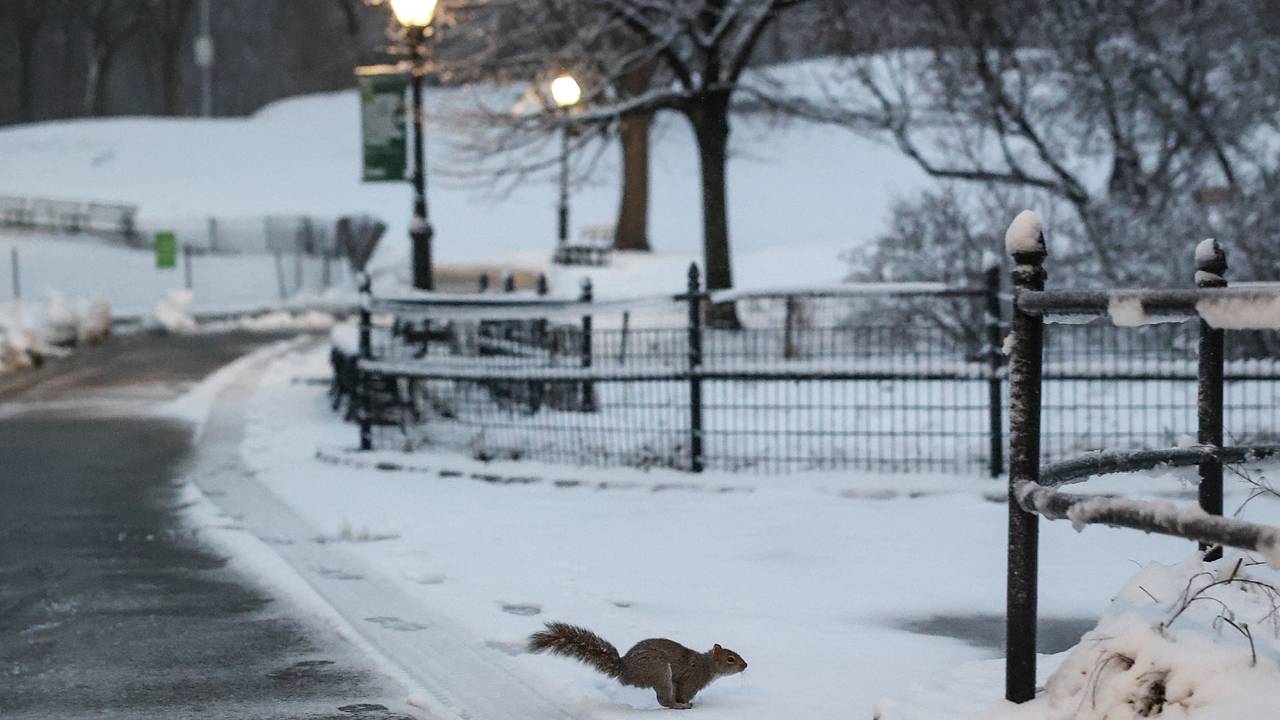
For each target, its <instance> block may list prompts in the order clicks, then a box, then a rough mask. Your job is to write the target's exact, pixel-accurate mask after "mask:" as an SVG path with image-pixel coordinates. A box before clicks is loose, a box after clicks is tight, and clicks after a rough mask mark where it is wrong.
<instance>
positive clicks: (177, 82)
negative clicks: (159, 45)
mask: <svg viewBox="0 0 1280 720" xmlns="http://www.w3.org/2000/svg"><path fill="white" fill-rule="evenodd" d="M163 52H164V58H163V59H162V60H161V61H160V83H161V86H162V87H161V92H162V93H163V95H164V114H165V115H170V116H172V115H180V114H182V113H181V110H182V105H181V102H182V72H181V69H180V68H181V67H182V64H181V63H182V59H181V57H180V54H181V52H182V48H181V47H180V46H175V47H172V48H169V47H166V48H165V49H164V51H163Z"/></svg>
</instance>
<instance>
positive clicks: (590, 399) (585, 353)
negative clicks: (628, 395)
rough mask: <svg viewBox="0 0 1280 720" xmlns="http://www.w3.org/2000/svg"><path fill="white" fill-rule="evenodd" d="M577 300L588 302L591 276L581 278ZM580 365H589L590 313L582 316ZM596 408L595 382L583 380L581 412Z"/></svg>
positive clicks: (590, 290)
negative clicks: (580, 288) (580, 289)
mask: <svg viewBox="0 0 1280 720" xmlns="http://www.w3.org/2000/svg"><path fill="white" fill-rule="evenodd" d="M578 300H579V301H581V302H584V303H589V302H591V300H592V288H591V278H583V279H582V295H581V296H580V297H579V298H578ZM582 367H584V368H589V367H591V315H590V314H587V315H583V316H582ZM595 409H596V388H595V383H593V382H591V381H590V380H584V381H583V383H582V410H583V412H595Z"/></svg>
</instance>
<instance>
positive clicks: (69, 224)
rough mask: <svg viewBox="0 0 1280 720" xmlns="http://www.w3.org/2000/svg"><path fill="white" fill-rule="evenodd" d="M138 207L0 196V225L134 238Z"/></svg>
mask: <svg viewBox="0 0 1280 720" xmlns="http://www.w3.org/2000/svg"><path fill="white" fill-rule="evenodd" d="M137 219H138V206H137V205H131V204H126V203H110V202H96V201H90V200H68V199H58V198H47V197H26V196H15V195H0V226H7V227H16V228H24V229H44V230H55V231H59V232H67V233H103V234H108V235H117V236H119V237H121V238H123V239H124V240H125V241H127V242H134V241H135V240H136V239H137Z"/></svg>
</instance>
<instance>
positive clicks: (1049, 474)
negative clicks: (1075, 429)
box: [1005, 218, 1280, 703]
mask: <svg viewBox="0 0 1280 720" xmlns="http://www.w3.org/2000/svg"><path fill="white" fill-rule="evenodd" d="M1020 220H1022V218H1019V220H1015V223H1019V221H1020ZM1034 224H1035V225H1038V222H1037V223H1034ZM1024 227H1025V224H1024ZM1010 232H1011V233H1013V232H1014V229H1013V228H1011V230H1010ZM1036 235H1037V236H1036V237H1034V238H1023V242H1017V241H1015V242H1013V243H1011V247H1010V254H1011V255H1012V257H1013V259H1014V262H1015V267H1014V270H1013V280H1014V286H1015V290H1016V294H1015V297H1014V301H1013V318H1012V329H1011V333H1010V339H1009V343H1008V349H1009V368H1010V386H1011V393H1010V395H1011V396H1010V403H1009V407H1010V410H1009V416H1010V434H1009V456H1010V461H1009V542H1008V575H1007V581H1008V588H1007V592H1008V596H1007V597H1008V609H1007V614H1006V643H1007V644H1006V661H1005V696H1006V698H1007V699H1008V700H1010V701H1011V702H1018V703H1021V702H1026V701H1028V700H1031V699H1032V698H1034V697H1035V677H1036V650H1035V646H1036V613H1037V589H1038V574H1039V573H1038V565H1037V557H1038V554H1039V518H1040V517H1041V516H1043V517H1045V518H1048V519H1050V520H1062V519H1070V520H1071V522H1073V523H1075V524H1077V525H1089V524H1104V525H1111V526H1114V527H1124V528H1132V529H1135V530H1141V531H1143V532H1147V533H1161V534H1165V535H1173V536H1176V537H1182V538H1186V539H1188V540H1193V541H1198V542H1199V543H1200V548H1201V550H1203V551H1204V553H1205V558H1206V559H1208V560H1213V559H1218V558H1220V557H1221V548H1222V546H1224V545H1225V546H1233V547H1238V548H1243V549H1246V550H1253V551H1257V552H1260V553H1262V554H1263V555H1264V556H1265V557H1266V558H1267V560H1268V561H1269V562H1270V563H1271V564H1273V565H1275V564H1278V563H1280V559H1278V558H1280V528H1276V527H1271V526H1266V525H1258V524H1255V523H1248V522H1244V521H1241V520H1236V519H1233V518H1224V517H1222V515H1223V487H1222V476H1223V464H1224V463H1240V462H1244V461H1246V460H1252V459H1256V458H1260V457H1265V456H1269V455H1274V454H1276V453H1277V452H1280V446H1277V445H1274V444H1261V442H1260V441H1265V440H1272V439H1273V438H1274V435H1273V433H1274V428H1275V427H1276V426H1275V424H1274V423H1273V422H1269V423H1266V424H1264V425H1259V426H1257V427H1258V432H1257V433H1256V434H1255V436H1254V438H1253V440H1254V442H1252V443H1249V444H1235V445H1227V444H1226V439H1227V438H1228V437H1229V435H1228V433H1227V428H1228V426H1227V425H1225V424H1224V414H1226V412H1227V410H1228V408H1229V406H1228V404H1227V400H1228V398H1229V397H1230V394H1229V392H1228V390H1229V388H1230V384H1228V382H1227V380H1228V378H1232V374H1233V373H1234V376H1235V377H1234V378H1232V379H1233V380H1234V383H1233V384H1235V385H1236V386H1237V387H1239V386H1241V385H1243V386H1244V387H1249V386H1250V385H1249V384H1251V383H1257V382H1258V377H1259V376H1261V375H1265V374H1267V373H1269V372H1270V369H1269V366H1268V364H1269V360H1267V359H1265V356H1266V355H1267V353H1265V352H1264V353H1259V352H1258V349H1259V348H1265V347H1266V346H1267V345H1268V344H1269V341H1270V340H1271V339H1273V338H1266V337H1263V338H1259V337H1257V336H1256V335H1253V336H1250V335H1241V334H1239V333H1238V332H1236V331H1242V330H1243V331H1247V332H1254V333H1256V332H1257V331H1258V330H1268V331H1271V332H1274V331H1275V330H1278V329H1280V287H1271V288H1265V289H1263V288H1243V289H1230V288H1227V287H1226V284H1227V283H1226V280H1225V277H1224V274H1225V271H1226V268H1227V264H1226V256H1225V254H1224V253H1223V251H1222V249H1221V247H1220V246H1219V245H1218V244H1217V243H1216V242H1215V241H1213V240H1206V241H1205V242H1204V243H1201V245H1200V246H1199V247H1198V248H1197V251H1196V254H1195V259H1196V264H1197V272H1196V284H1197V286H1198V289H1196V290H1112V291H1089V292H1072V291H1067V292H1063V291H1045V289H1044V287H1045V271H1044V267H1043V265H1044V260H1045V254H1046V253H1045V246H1044V241H1043V237H1042V236H1039V234H1038V231H1037V233H1036ZM1107 316H1109V317H1110V318H1111V320H1112V321H1113V324H1118V325H1122V326H1123V325H1135V326H1145V325H1147V324H1148V323H1151V322H1157V321H1159V322H1179V323H1180V324H1179V325H1178V326H1177V327H1178V328H1179V330H1180V331H1179V332H1175V333H1172V334H1168V333H1164V334H1157V335H1154V336H1152V337H1153V338H1154V339H1155V340H1157V341H1158V343H1153V344H1152V345H1150V346H1148V347H1147V348H1146V349H1148V350H1151V351H1153V352H1152V353H1151V354H1152V355H1154V356H1155V358H1154V359H1150V360H1148V361H1147V362H1143V361H1142V358H1140V357H1137V356H1134V360H1136V361H1138V362H1137V364H1136V365H1133V366H1129V365H1126V366H1123V367H1120V368H1119V369H1118V370H1117V372H1116V373H1114V374H1112V375H1108V376H1107V377H1108V378H1111V377H1122V378H1126V380H1125V382H1129V383H1142V384H1145V383H1153V382H1154V383H1157V384H1158V387H1160V388H1161V389H1160V390H1159V392H1161V393H1163V392H1166V390H1165V389H1164V385H1165V384H1167V383H1170V382H1171V381H1172V380H1174V379H1181V380H1183V381H1184V382H1183V383H1182V384H1183V385H1185V386H1189V387H1192V388H1194V391H1193V392H1194V397H1195V406H1194V407H1195V412H1194V416H1193V417H1191V418H1185V419H1188V420H1191V422H1187V423H1185V424H1182V425H1180V426H1178V431H1179V432H1182V431H1185V432H1188V433H1190V432H1191V428H1194V433H1195V434H1194V437H1193V438H1188V439H1189V440H1190V442H1189V443H1183V444H1182V445H1183V446H1181V447H1173V448H1169V449H1163V450H1150V449H1141V450H1132V451H1119V450H1113V451H1095V452H1090V453H1084V454H1079V455H1077V456H1075V457H1071V458H1067V459H1063V460H1060V461H1059V462H1056V463H1050V464H1044V465H1042V463H1043V453H1042V442H1043V441H1045V440H1046V439H1048V437H1050V436H1049V435H1048V434H1047V433H1046V432H1045V429H1044V419H1045V414H1044V413H1043V412H1042V411H1043V410H1045V409H1047V408H1048V405H1047V404H1046V403H1045V402H1044V399H1045V393H1046V388H1047V387H1048V386H1049V384H1050V382H1051V380H1050V378H1051V377H1052V371H1051V367H1052V362H1054V361H1055V360H1056V361H1057V362H1062V361H1063V360H1062V357H1061V356H1060V355H1059V354H1055V352H1054V351H1053V350H1052V348H1053V347H1054V344H1055V342H1057V338H1056V336H1057V335H1058V334H1059V333H1058V330H1057V328H1055V329H1054V330H1052V331H1051V332H1049V333H1046V327H1045V326H1046V322H1047V321H1052V320H1054V319H1055V318H1056V319H1063V318H1066V319H1069V320H1070V321H1071V322H1080V321H1082V320H1088V319H1090V318H1096V317H1107ZM1185 321H1192V322H1185ZM1143 329H1144V330H1150V328H1146V327H1144V328H1143ZM1226 329H1231V330H1232V331H1233V332H1236V337H1233V340H1241V341H1242V342H1231V343H1228V342H1227V340H1226V332H1225V331H1226ZM1129 332H1135V331H1133V330H1130V331H1129ZM1259 340H1263V341H1264V342H1258V341H1259ZM1094 346H1097V344H1096V343H1095V345H1094ZM1170 347H1172V348H1174V350H1176V351H1178V353H1179V354H1178V355H1177V357H1174V358H1173V359H1170V355H1169V348H1170ZM1182 354H1185V355H1186V360H1187V361H1189V362H1190V363H1192V364H1191V365H1184V364H1183V357H1182ZM1259 355H1262V356H1263V357H1258V356H1259ZM1071 358H1074V355H1069V356H1068V359H1071ZM1228 358H1233V359H1231V360H1228ZM1086 361H1087V358H1086ZM1162 363H1163V365H1162ZM1169 364H1172V366H1171V367H1169V366H1167V365H1169ZM1264 366H1267V367H1264ZM1113 369H1114V368H1113ZM1157 370H1158V371H1157ZM1059 372H1060V373H1063V374H1064V375H1066V376H1069V377H1074V376H1077V375H1078V376H1079V378H1080V379H1081V380H1080V381H1083V382H1095V381H1097V380H1098V377H1097V375H1098V374H1096V373H1093V372H1090V368H1089V367H1088V366H1087V365H1086V366H1085V367H1083V368H1075V367H1072V368H1070V369H1069V371H1066V372H1064V368H1062V367H1060V368H1059ZM1192 379H1194V380H1195V381H1196V382H1195V384H1194V385H1191V383H1189V382H1185V381H1186V380H1192ZM1112 386H1113V387H1114V386H1115V385H1114V384H1113V385H1112ZM1237 400H1239V401H1240V402H1241V404H1240V405H1239V406H1237V407H1236V408H1234V409H1235V410H1236V411H1237V413H1239V412H1243V413H1245V414H1246V415H1247V414H1248V412H1250V411H1258V410H1261V409H1263V406H1264V404H1268V403H1269V404H1271V405H1272V407H1274V403H1273V400H1262V399H1261V398H1254V399H1252V400H1249V399H1246V398H1237ZM1126 403H1127V404H1128V405H1130V406H1132V410H1133V411H1134V412H1135V413H1137V414H1139V415H1141V414H1143V413H1145V412H1146V411H1148V410H1150V409H1152V408H1156V409H1160V408H1163V407H1165V406H1166V404H1162V403H1159V402H1157V403H1152V402H1151V401H1150V400H1149V399H1147V398H1145V397H1144V398H1143V400H1142V401H1141V402H1140V403H1132V402H1129V401H1126ZM1167 405H1168V406H1173V407H1177V408H1179V409H1182V408H1183V407H1184V403H1183V402H1182V400H1181V399H1180V398H1179V399H1177V400H1171V401H1168V403H1167ZM1236 422H1241V420H1239V419H1236ZM1143 437H1145V438H1148V439H1160V438H1158V437H1156V436H1153V435H1152V434H1151V433H1150V430H1147V431H1145V432H1144V433H1139V434H1137V435H1135V436H1133V438H1130V439H1138V438H1143ZM1189 465H1196V466H1198V467H1199V475H1200V484H1199V505H1200V510H1201V511H1202V512H1187V511H1185V510H1177V509H1171V508H1170V507H1169V506H1168V504H1167V503H1155V502H1144V501H1136V500H1129V499H1122V498H1114V497H1108V496H1101V495H1087V494H1081V493H1064V492H1061V491H1059V489H1058V488H1060V487H1062V486H1064V485H1067V484H1071V483H1079V482H1083V481H1085V480H1088V479H1089V478H1090V477H1093V476H1097V475H1104V474H1108V473H1117V472H1127V471H1136V470H1147V469H1152V468H1155V467H1159V466H1169V467H1173V466H1189Z"/></svg>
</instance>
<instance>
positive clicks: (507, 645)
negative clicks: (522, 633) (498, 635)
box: [484, 640, 525, 657]
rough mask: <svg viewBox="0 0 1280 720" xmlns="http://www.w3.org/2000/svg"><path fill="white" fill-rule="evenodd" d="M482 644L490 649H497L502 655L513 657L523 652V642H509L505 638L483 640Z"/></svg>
mask: <svg viewBox="0 0 1280 720" xmlns="http://www.w3.org/2000/svg"><path fill="white" fill-rule="evenodd" d="M484 646H485V647H487V648H490V649H492V650H497V651H498V652H500V653H503V654H504V655H510V656H512V657H515V656H516V655H523V654H524V653H525V644H524V643H522V642H510V641H505V640H485V641H484Z"/></svg>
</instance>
